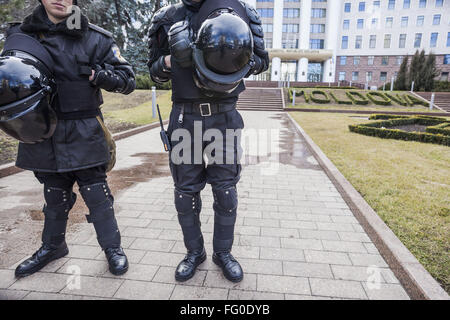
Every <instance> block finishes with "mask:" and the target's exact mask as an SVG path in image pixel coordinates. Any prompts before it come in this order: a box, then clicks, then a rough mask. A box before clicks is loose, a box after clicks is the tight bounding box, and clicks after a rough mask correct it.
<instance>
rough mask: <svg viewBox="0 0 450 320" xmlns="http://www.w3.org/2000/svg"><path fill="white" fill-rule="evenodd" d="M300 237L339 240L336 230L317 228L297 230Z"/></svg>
mask: <svg viewBox="0 0 450 320" xmlns="http://www.w3.org/2000/svg"><path fill="white" fill-rule="evenodd" d="M299 233H300V238H302V239H317V240H339V239H340V238H339V234H338V233H337V232H336V231H319V230H306V229H305V230H299Z"/></svg>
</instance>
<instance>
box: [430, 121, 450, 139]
mask: <svg viewBox="0 0 450 320" xmlns="http://www.w3.org/2000/svg"><path fill="white" fill-rule="evenodd" d="M426 131H427V132H428V133H435V134H443V135H444V136H450V123H449V122H446V123H441V124H438V125H436V126H431V127H428V128H427V130H426Z"/></svg>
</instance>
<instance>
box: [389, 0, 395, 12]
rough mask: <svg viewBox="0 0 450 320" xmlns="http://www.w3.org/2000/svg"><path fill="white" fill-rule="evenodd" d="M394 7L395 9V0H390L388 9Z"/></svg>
mask: <svg viewBox="0 0 450 320" xmlns="http://www.w3.org/2000/svg"><path fill="white" fill-rule="evenodd" d="M394 9H395V0H389V2H388V10H394Z"/></svg>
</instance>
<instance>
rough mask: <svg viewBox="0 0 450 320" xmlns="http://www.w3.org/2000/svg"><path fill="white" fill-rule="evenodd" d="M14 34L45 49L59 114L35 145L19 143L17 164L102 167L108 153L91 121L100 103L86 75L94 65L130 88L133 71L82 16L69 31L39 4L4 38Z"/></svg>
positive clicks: (56, 168) (108, 38) (99, 130)
mask: <svg viewBox="0 0 450 320" xmlns="http://www.w3.org/2000/svg"><path fill="white" fill-rule="evenodd" d="M16 32H23V33H26V34H28V35H31V36H33V37H35V38H36V39H38V40H39V41H40V42H41V44H42V45H43V46H44V48H45V49H47V51H48V52H49V53H50V55H51V56H52V58H53V61H54V77H55V79H56V82H57V87H58V89H57V95H56V97H55V99H53V105H52V106H53V108H54V109H55V111H56V113H57V115H58V124H57V127H56V131H55V133H54V135H53V136H52V138H51V139H49V140H46V141H44V142H41V143H37V144H23V143H20V144H19V151H18V156H17V161H16V165H17V166H18V167H20V168H23V169H27V170H33V171H42V172H68V171H75V170H80V169H85V168H90V167H95V166H99V165H103V164H106V163H107V162H108V161H109V158H110V155H109V150H108V146H107V143H106V140H105V136H104V133H103V130H102V127H101V125H100V123H99V121H98V120H97V118H96V117H97V116H100V117H101V116H102V115H101V112H100V109H99V107H100V105H101V104H102V103H103V100H102V95H101V89H100V88H99V87H96V86H93V85H92V84H91V83H90V81H89V76H90V75H91V70H92V69H94V67H95V66H96V65H97V66H101V67H102V68H107V69H108V70H111V72H113V73H114V75H115V76H117V77H122V79H123V80H124V81H127V82H128V83H132V84H133V85H132V89H131V90H133V89H134V73H133V69H132V67H131V66H130V64H129V63H128V62H127V61H126V60H125V59H123V58H122V56H121V55H120V51H119V49H118V47H117V45H116V44H115V42H114V39H113V38H112V36H111V33H109V32H107V31H106V30H103V29H101V28H99V27H97V26H94V25H91V24H89V22H88V20H87V18H86V17H85V16H82V19H81V28H75V29H70V28H68V27H67V24H66V22H65V21H63V22H61V23H59V24H57V25H55V24H53V23H52V22H50V20H49V19H48V17H47V14H46V12H45V9H44V8H43V6H42V5H40V6H38V7H37V8H36V9H35V10H34V12H33V13H32V14H31V15H30V16H28V17H26V18H25V20H24V21H23V23H21V24H14V25H12V26H11V27H10V28H9V29H8V31H7V36H9V35H11V34H13V33H16ZM118 89H119V88H115V89H113V90H111V91H116V92H117V91H118ZM128 91H130V90H128ZM123 93H129V92H123Z"/></svg>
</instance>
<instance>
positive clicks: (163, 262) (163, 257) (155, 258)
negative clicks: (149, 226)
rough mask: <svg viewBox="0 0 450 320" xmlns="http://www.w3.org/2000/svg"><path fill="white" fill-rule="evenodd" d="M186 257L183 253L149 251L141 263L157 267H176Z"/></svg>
mask: <svg viewBox="0 0 450 320" xmlns="http://www.w3.org/2000/svg"><path fill="white" fill-rule="evenodd" d="M184 256H185V255H184V254H181V253H173V252H170V253H167V252H157V251H147V252H146V253H145V256H144V257H143V258H142V260H141V261H140V263H142V264H151V265H155V266H168V267H176V266H177V265H178V264H179V263H180V261H181V260H183V258H184Z"/></svg>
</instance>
